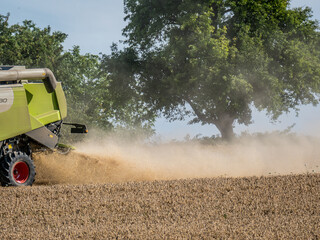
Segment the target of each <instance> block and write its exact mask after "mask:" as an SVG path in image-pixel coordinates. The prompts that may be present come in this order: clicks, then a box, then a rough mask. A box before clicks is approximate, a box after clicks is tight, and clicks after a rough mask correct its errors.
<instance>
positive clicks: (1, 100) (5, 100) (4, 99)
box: [0, 98, 8, 103]
mask: <svg viewBox="0 0 320 240" xmlns="http://www.w3.org/2000/svg"><path fill="white" fill-rule="evenodd" d="M7 102H8V98H0V103H7Z"/></svg>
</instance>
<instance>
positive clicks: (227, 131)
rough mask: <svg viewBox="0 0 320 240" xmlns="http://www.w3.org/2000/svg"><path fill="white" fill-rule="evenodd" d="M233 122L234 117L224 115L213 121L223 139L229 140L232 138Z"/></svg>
mask: <svg viewBox="0 0 320 240" xmlns="http://www.w3.org/2000/svg"><path fill="white" fill-rule="evenodd" d="M233 122H234V119H232V118H230V117H225V118H222V119H221V120H220V121H216V122H215V123H214V124H215V125H216V127H217V128H218V130H219V131H220V133H221V137H222V139H223V140H226V141H230V140H232V139H233V138H234V132H233Z"/></svg>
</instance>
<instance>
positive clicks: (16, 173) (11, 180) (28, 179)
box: [0, 152, 36, 186]
mask: <svg viewBox="0 0 320 240" xmlns="http://www.w3.org/2000/svg"><path fill="white" fill-rule="evenodd" d="M35 175H36V171H35V167H34V164H33V161H32V160H31V158H30V157H29V156H28V155H27V154H26V153H23V152H12V153H8V154H7V155H5V156H4V158H3V159H2V160H1V164H0V181H1V185H2V186H31V185H32V183H33V182H34V179H35Z"/></svg>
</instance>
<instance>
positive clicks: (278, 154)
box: [34, 134, 320, 184]
mask: <svg viewBox="0 0 320 240" xmlns="http://www.w3.org/2000/svg"><path fill="white" fill-rule="evenodd" d="M76 147H77V150H75V151H72V152H71V153H69V154H67V155H60V154H58V153H53V154H45V153H41V154H35V156H34V159H35V164H36V167H37V172H38V173H37V174H38V175H37V180H36V181H37V183H38V184H59V183H67V184H83V183H107V182H124V181H145V180H147V181H148V180H167V179H182V178H203V177H219V176H227V177H243V176H266V175H284V174H301V173H312V172H320V167H319V166H320V141H319V140H318V139H315V138H309V137H301V136H300V137H297V136H294V137H292V136H288V135H286V136H283V135H273V134H271V135H268V136H264V137H260V138H259V137H248V138H241V139H238V140H236V141H234V142H232V143H228V144H227V143H221V144H218V145H201V144H199V143H194V142H188V143H161V144H141V143H140V144H139V143H128V142H123V141H116V140H114V138H113V137H106V138H104V139H99V140H97V139H88V140H86V141H85V142H83V143H80V144H78V145H77V146H76Z"/></svg>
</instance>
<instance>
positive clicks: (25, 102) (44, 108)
mask: <svg viewBox="0 0 320 240" xmlns="http://www.w3.org/2000/svg"><path fill="white" fill-rule="evenodd" d="M66 116H67V104H66V99H65V96H64V93H63V90H62V87H61V83H59V82H57V86H56V89H55V90H54V91H53V92H51V93H49V92H48V91H47V90H46V87H45V85H44V83H24V84H5V85H0V126H1V131H0V141H2V140H5V139H8V138H12V137H15V136H18V135H21V134H24V133H27V132H30V131H32V130H35V129H37V128H41V127H44V126H45V125H47V124H49V123H52V122H57V121H60V120H62V119H64V118H65V117H66Z"/></svg>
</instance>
